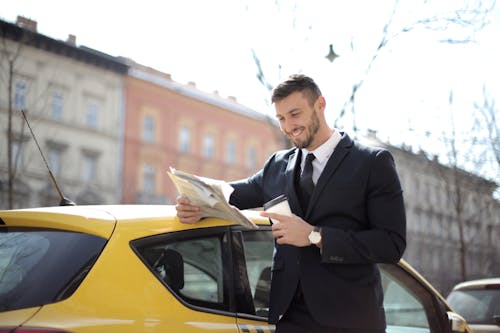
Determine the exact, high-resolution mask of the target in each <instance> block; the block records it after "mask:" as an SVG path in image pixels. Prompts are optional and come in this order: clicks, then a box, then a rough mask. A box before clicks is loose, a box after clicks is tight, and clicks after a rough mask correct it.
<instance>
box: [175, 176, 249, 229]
mask: <svg viewBox="0 0 500 333" xmlns="http://www.w3.org/2000/svg"><path fill="white" fill-rule="evenodd" d="M167 172H168V175H169V176H170V179H172V182H173V183H174V185H175V187H176V188H177V191H178V192H179V194H180V195H181V196H183V197H186V198H188V199H189V200H190V201H191V204H193V205H195V206H198V207H200V209H201V214H202V217H218V218H221V219H223V220H228V221H234V222H237V223H239V224H241V225H243V226H245V227H247V228H252V229H257V228H258V227H257V225H256V224H255V223H253V222H252V221H250V220H249V219H248V218H247V217H246V216H245V215H243V214H242V213H241V212H240V211H239V210H238V208H236V207H234V206H231V205H230V204H229V196H230V195H231V193H232V192H233V191H234V189H233V187H232V186H231V185H229V184H228V183H226V182H225V181H222V180H217V179H211V178H205V177H199V176H195V175H192V174H189V173H187V172H183V171H179V170H176V169H174V168H172V167H171V168H170V171H167Z"/></svg>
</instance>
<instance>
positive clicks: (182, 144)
mask: <svg viewBox="0 0 500 333" xmlns="http://www.w3.org/2000/svg"><path fill="white" fill-rule="evenodd" d="M36 26H37V23H36V22H35V21H33V20H30V19H26V18H24V17H18V19H17V22H16V23H9V22H6V21H1V20H0V29H1V35H0V39H1V41H0V135H1V136H0V137H1V138H2V139H1V140H0V208H1V209H9V208H25V207H35V206H49V205H57V204H58V202H59V200H60V198H59V197H58V195H57V192H56V190H55V188H54V185H53V184H52V182H51V180H50V177H49V174H48V171H47V169H46V167H45V165H44V162H43V159H42V158H41V156H40V154H39V152H38V150H37V147H36V145H35V142H34V140H33V138H32V137H31V134H30V133H29V130H28V128H27V124H26V122H25V121H24V119H23V117H22V115H21V113H20V112H19V110H21V109H23V110H25V112H26V115H27V117H28V119H29V121H30V124H31V126H32V128H33V130H34V132H35V135H36V137H37V139H38V142H39V143H40V146H41V149H42V151H43V152H44V154H45V156H46V159H47V162H48V164H49V165H50V168H51V170H52V172H53V174H54V176H55V178H56V179H57V181H58V183H59V186H60V188H61V189H62V191H63V193H64V194H65V195H66V197H68V198H70V199H71V200H74V201H75V202H76V203H77V204H116V203H149V204H168V203H172V202H173V201H174V200H175V196H176V191H175V188H174V187H173V185H172V183H171V182H170V180H169V179H168V176H167V173H166V172H167V170H168V169H169V167H174V168H176V169H179V170H183V171H187V172H191V173H195V174H199V175H202V176H206V177H211V178H217V179H224V180H227V181H230V180H235V179H239V178H243V177H246V176H248V175H250V174H252V173H253V172H255V171H257V170H259V169H260V167H261V166H262V165H263V163H264V162H265V160H266V159H267V157H268V156H269V154H270V153H271V152H273V151H275V150H278V149H282V148H286V147H287V146H288V143H287V142H286V141H285V140H284V139H283V136H282V134H281V133H280V131H279V127H278V126H277V123H276V121H275V120H273V119H270V118H269V117H267V116H265V115H264V113H262V112H258V111H257V110H253V109H250V108H248V107H246V106H244V105H241V104H239V103H238V102H237V100H236V99H235V98H234V97H228V98H223V97H221V96H219V94H218V93H217V92H212V93H207V92H204V91H201V90H199V89H197V87H196V84H195V83H189V84H180V83H178V82H175V81H174V80H173V79H172V78H171V77H170V75H169V74H167V73H162V72H160V71H158V70H155V69H153V68H150V67H147V66H145V65H141V64H137V63H135V62H134V61H133V60H130V59H126V58H121V57H119V58H117V57H112V56H109V55H107V54H104V53H101V52H99V51H97V50H93V49H91V48H88V47H85V46H77V45H76V36H73V35H70V36H68V39H67V40H66V41H61V40H55V39H52V38H50V37H48V36H45V35H42V34H39V33H37V30H36ZM358 139H360V140H364V141H367V142H368V143H369V144H372V145H377V146H384V147H386V148H387V149H389V150H390V151H391V152H392V153H393V155H394V156H395V159H396V164H397V168H398V170H399V173H400V176H401V182H402V184H403V188H404V191H405V202H406V211H407V217H408V248H407V251H406V253H405V258H406V259H407V260H408V261H409V262H410V264H412V265H413V266H414V267H415V268H417V270H418V271H419V272H421V273H422V274H423V275H424V276H425V277H426V278H428V279H429V280H430V282H431V283H432V284H433V285H434V286H436V287H437V288H438V289H439V290H440V291H442V292H443V293H446V292H448V291H449V290H450V288H451V287H452V286H453V285H454V284H455V283H456V282H458V281H461V280H464V279H471V278H479V277H487V276H500V241H499V239H500V203H499V201H498V200H497V199H495V198H494V196H493V192H494V191H495V190H496V188H497V186H498V184H496V183H494V182H491V181H487V180H485V179H483V178H480V177H477V176H475V175H473V174H470V173H467V172H464V171H463V170H460V169H458V168H453V167H448V166H444V165H442V164H441V163H440V162H439V160H438V159H437V158H435V157H432V156H427V155H426V154H425V152H422V151H418V152H414V151H412V149H411V148H410V147H405V146H403V147H395V146H392V145H390V144H389V143H386V142H383V141H381V140H379V139H378V138H377V136H376V134H375V132H371V133H367V135H366V136H363V137H358ZM9 156H10V157H9Z"/></svg>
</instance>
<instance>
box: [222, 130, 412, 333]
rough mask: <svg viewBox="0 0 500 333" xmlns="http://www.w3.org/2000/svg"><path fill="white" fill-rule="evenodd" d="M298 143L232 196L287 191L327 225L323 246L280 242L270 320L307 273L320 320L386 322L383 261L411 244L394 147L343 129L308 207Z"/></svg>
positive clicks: (310, 302)
mask: <svg viewBox="0 0 500 333" xmlns="http://www.w3.org/2000/svg"><path fill="white" fill-rule="evenodd" d="M299 155H300V154H299V150H298V149H296V148H294V149H291V150H287V151H279V152H277V153H275V154H273V155H272V156H271V157H270V159H269V160H268V161H267V162H266V164H265V166H264V168H263V169H262V170H261V171H259V172H258V173H256V174H255V175H253V176H252V177H250V178H248V179H245V180H242V181H238V182H234V183H232V184H231V185H233V187H234V188H235V191H234V192H233V194H232V196H231V200H230V202H231V204H233V205H235V206H237V207H238V208H240V209H247V208H254V207H260V206H262V205H263V204H264V203H265V202H267V201H269V200H271V199H273V198H275V197H277V196H278V195H281V194H285V195H286V196H287V197H288V200H289V204H290V207H291V209H292V212H293V213H294V214H296V215H298V216H300V217H302V218H303V219H304V220H305V221H307V222H308V223H310V224H312V225H315V226H320V227H321V228H322V236H323V240H322V244H323V245H322V251H321V253H320V250H319V248H318V247H316V246H306V247H302V248H300V247H295V246H290V245H276V251H275V254H274V258H273V266H272V283H271V296H270V298H271V299H270V314H269V322H271V323H276V322H277V321H278V320H279V318H280V317H281V316H282V315H283V314H284V313H285V311H286V310H287V308H288V306H289V304H290V302H291V301H292V298H293V296H294V293H295V289H296V286H297V285H298V282H299V281H300V284H301V286H302V290H303V294H304V298H305V301H306V304H307V306H308V308H309V311H310V312H311V314H312V315H313V317H314V318H315V319H316V320H317V321H318V322H319V323H321V324H323V325H328V326H333V327H341V328H357V329H384V328H385V316H384V309H383V290H382V286H381V279H380V272H379V270H378V268H377V265H376V263H380V262H389V263H396V262H398V261H399V259H400V258H401V256H402V255H403V252H404V249H405V246H406V241H405V237H406V218H405V210H404V202H403V194H402V189H401V185H400V182H399V178H398V175H397V172H396V168H395V165H394V160H393V158H392V155H391V154H390V153H389V152H388V151H387V150H385V149H380V148H371V147H367V146H363V145H361V144H359V143H357V142H355V141H353V140H351V139H350V138H349V136H348V135H346V134H343V135H342V139H341V141H340V142H339V144H338V145H337V147H336V148H335V151H334V153H333V154H332V156H331V157H330V159H329V160H328V162H327V165H326V167H325V169H324V170H323V172H322V174H321V176H320V177H319V179H318V182H317V184H316V187H315V189H314V192H313V194H312V196H311V201H310V203H309V207H308V208H307V211H305V212H304V211H302V209H301V206H300V203H299V199H298V196H297V190H296V188H295V182H294V179H295V172H296V171H297V170H299V169H300V167H299V165H300V161H299V159H298V156H299Z"/></svg>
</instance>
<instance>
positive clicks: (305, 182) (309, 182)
mask: <svg viewBox="0 0 500 333" xmlns="http://www.w3.org/2000/svg"><path fill="white" fill-rule="evenodd" d="M314 158H315V156H314V154H313V153H309V154H307V156H306V163H305V164H304V171H302V174H301V175H300V181H299V183H300V189H301V192H302V208H303V209H304V210H306V208H307V206H308V205H309V199H310V198H311V194H312V192H313V190H314V182H313V179H312V175H313V165H312V162H313V160H314Z"/></svg>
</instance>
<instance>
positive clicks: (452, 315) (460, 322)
mask: <svg viewBox="0 0 500 333" xmlns="http://www.w3.org/2000/svg"><path fill="white" fill-rule="evenodd" d="M447 315H448V322H449V323H450V328H451V331H452V332H457V333H463V332H466V327H467V322H466V321H465V319H464V318H463V317H462V316H461V315H459V314H458V313H456V312H453V311H448V312H447Z"/></svg>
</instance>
